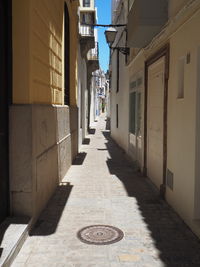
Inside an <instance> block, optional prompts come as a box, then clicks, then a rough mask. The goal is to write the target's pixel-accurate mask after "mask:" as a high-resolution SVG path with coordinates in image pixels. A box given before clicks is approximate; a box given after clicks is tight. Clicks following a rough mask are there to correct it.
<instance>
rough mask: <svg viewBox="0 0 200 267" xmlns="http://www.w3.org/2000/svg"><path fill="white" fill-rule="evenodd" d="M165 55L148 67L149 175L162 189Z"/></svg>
mask: <svg viewBox="0 0 200 267" xmlns="http://www.w3.org/2000/svg"><path fill="white" fill-rule="evenodd" d="M164 77H165V57H161V58H160V59H158V60H157V61H155V62H154V63H153V64H151V65H150V66H149V67H148V99H147V176H148V177H149V178H150V179H151V180H152V181H153V183H154V184H155V185H156V186H157V187H158V188H159V189H160V186H161V185H162V184H163V161H164V154H163V152H164V96H165V78H164Z"/></svg>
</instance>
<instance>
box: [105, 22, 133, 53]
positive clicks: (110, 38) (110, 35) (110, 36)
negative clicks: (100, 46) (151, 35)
mask: <svg viewBox="0 0 200 267" xmlns="http://www.w3.org/2000/svg"><path fill="white" fill-rule="evenodd" d="M123 26H126V25H123ZM104 33H105V36H106V42H107V43H108V45H109V47H110V49H113V50H115V49H116V50H119V51H120V52H121V53H122V54H124V55H128V54H129V52H130V49H129V47H112V44H113V43H114V41H115V38H116V35H117V30H116V29H115V28H114V27H110V28H108V29H107V30H106V31H105V32H104Z"/></svg>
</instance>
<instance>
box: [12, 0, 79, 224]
mask: <svg viewBox="0 0 200 267" xmlns="http://www.w3.org/2000/svg"><path fill="white" fill-rule="evenodd" d="M64 3H65V1H64V0H58V1H53V0H50V1H49V0H27V1H24V0H20V1H18V0H13V105H12V106H11V107H10V126H9V131H10V137H9V138H10V184H11V186H10V197H11V210H12V213H13V214H14V215H26V216H30V217H32V218H33V219H35V218H36V217H37V216H38V214H39V213H40V212H41V210H42V209H43V208H44V206H45V205H46V203H47V201H48V199H49V198H50V196H51V195H52V193H53V192H54V190H55V188H56V186H57V184H58V183H59V181H61V180H62V178H63V177H64V175H65V174H66V172H67V170H68V168H69V167H70V165H71V162H72V159H73V158H74V157H75V155H76V153H77V150H78V149H77V145H78V144H77V139H78V137H77V136H78V132H77V131H78V125H77V116H78V114H77V49H76V47H77V43H78V34H77V28H78V24H77V22H78V17H77V10H78V1H73V2H70V1H66V4H67V7H68V12H69V24H70V36H69V39H70V60H69V62H66V64H69V65H70V108H69V107H68V106H64V105H63V104H64Z"/></svg>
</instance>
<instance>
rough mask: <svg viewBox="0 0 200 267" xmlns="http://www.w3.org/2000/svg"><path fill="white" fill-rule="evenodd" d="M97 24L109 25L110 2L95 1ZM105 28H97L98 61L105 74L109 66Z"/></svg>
mask: <svg viewBox="0 0 200 267" xmlns="http://www.w3.org/2000/svg"><path fill="white" fill-rule="evenodd" d="M96 7H97V15H98V24H110V23H111V0H96ZM105 30H106V28H102V27H98V40H99V60H100V66H101V69H103V70H104V71H105V72H106V71H107V69H108V64H109V48H108V45H107V43H106V39H105V35H104V31H105Z"/></svg>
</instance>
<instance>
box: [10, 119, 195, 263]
mask: <svg viewBox="0 0 200 267" xmlns="http://www.w3.org/2000/svg"><path fill="white" fill-rule="evenodd" d="M95 128H96V133H95V134H91V135H89V136H88V139H90V140H89V142H88V144H87V143H85V144H84V145H83V146H82V153H84V154H82V155H83V159H81V158H80V157H81V155H80V157H79V158H78V159H77V161H75V164H74V165H72V167H71V168H70V170H69V171H68V173H67V175H66V177H65V178H64V180H63V182H62V183H61V184H60V186H59V187H58V188H57V190H56V192H55V194H54V196H53V197H52V199H51V201H50V202H49V204H48V205H47V207H46V209H45V210H44V211H43V213H42V214H41V216H40V218H39V220H38V222H37V223H36V225H35V228H34V229H33V231H32V232H31V235H30V236H29V237H28V239H27V240H26V242H25V244H24V246H23V248H22V249H21V251H20V253H19V255H18V257H17V258H16V260H15V262H14V263H13V265H12V266H13V267H23V266H37V267H40V266H41V267H45V266H48V267H54V266H55V267H71V266H72V267H93V266H97V267H120V266H123V267H126V266H127V267H129V266H130V267H133V266H134V267H135V266H140V267H163V266H167V267H192V266H195V267H197V266H200V243H199V239H197V238H196V236H195V235H194V234H193V233H192V232H191V231H190V230H189V229H188V228H187V226H186V225H185V224H184V223H183V221H182V220H180V218H179V217H178V216H177V215H176V214H175V212H174V211H173V210H172V209H171V208H170V207H169V206H168V205H167V204H166V203H165V202H164V201H163V200H162V199H160V198H159V195H158V192H157V191H156V190H155V188H154V187H153V186H152V185H151V184H150V183H149V181H148V179H146V178H144V177H142V176H141V175H140V174H139V173H137V172H136V171H135V169H134V166H132V164H131V163H130V162H129V161H128V160H127V158H126V157H125V155H124V153H123V151H122V150H121V149H120V148H119V147H118V146H117V145H116V144H115V143H114V142H113V141H112V139H111V138H110V134H109V132H108V131H106V130H105V119H104V117H101V118H100V120H99V122H98V124H97V125H96V127H95ZM94 224H106V225H112V226H115V227H118V228H120V229H121V230H122V231H123V232H124V235H125V236H124V238H123V239H122V240H121V241H120V242H118V243H114V244H111V245H105V246H98V245H88V244H85V243H82V242H81V241H80V240H79V239H78V238H77V236H76V235H77V232H78V230H80V229H81V228H83V227H85V226H88V225H94Z"/></svg>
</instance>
